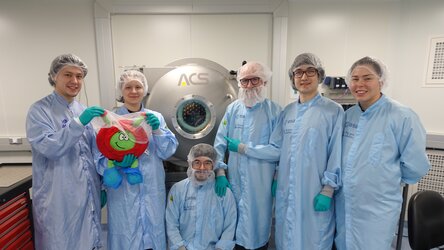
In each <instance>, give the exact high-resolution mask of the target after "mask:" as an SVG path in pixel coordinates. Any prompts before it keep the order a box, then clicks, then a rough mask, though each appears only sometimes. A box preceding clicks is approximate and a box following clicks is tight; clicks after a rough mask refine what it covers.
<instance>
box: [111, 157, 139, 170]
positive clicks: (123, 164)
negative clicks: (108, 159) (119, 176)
mask: <svg viewBox="0 0 444 250" xmlns="http://www.w3.org/2000/svg"><path fill="white" fill-rule="evenodd" d="M136 159H137V158H136V156H135V155H133V154H127V155H125V156H124V157H123V160H122V161H116V160H114V161H113V162H114V166H119V167H121V168H127V167H131V165H132V164H133V162H134V161H135V160H136Z"/></svg>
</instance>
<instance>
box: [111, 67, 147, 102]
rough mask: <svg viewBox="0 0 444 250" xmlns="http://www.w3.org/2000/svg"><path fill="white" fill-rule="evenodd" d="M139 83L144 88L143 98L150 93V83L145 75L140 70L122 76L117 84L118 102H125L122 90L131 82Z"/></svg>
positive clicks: (129, 71)
mask: <svg viewBox="0 0 444 250" xmlns="http://www.w3.org/2000/svg"><path fill="white" fill-rule="evenodd" d="M134 80H135V81H138V82H140V83H141V84H142V86H143V96H145V95H146V94H147V93H148V83H147V80H146V77H145V75H144V74H143V73H142V72H140V71H138V70H133V69H132V70H127V71H125V72H123V73H122V74H121V75H120V79H119V81H118V82H117V91H116V92H117V101H119V102H123V101H124V100H123V96H122V89H123V87H124V86H125V84H126V83H128V82H130V81H134Z"/></svg>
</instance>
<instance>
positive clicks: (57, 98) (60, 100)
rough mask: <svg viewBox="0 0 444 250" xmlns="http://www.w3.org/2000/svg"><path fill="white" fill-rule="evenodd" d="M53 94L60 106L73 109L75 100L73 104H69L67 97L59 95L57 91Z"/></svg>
mask: <svg viewBox="0 0 444 250" xmlns="http://www.w3.org/2000/svg"><path fill="white" fill-rule="evenodd" d="M52 94H53V95H54V97H55V99H56V100H57V102H59V103H60V104H62V105H63V106H65V107H71V106H72V105H73V103H74V101H75V100H73V101H72V102H71V103H69V102H68V101H67V100H66V99H65V97H63V96H61V95H60V94H59V93H57V92H56V91H55V90H54V91H53V92H52Z"/></svg>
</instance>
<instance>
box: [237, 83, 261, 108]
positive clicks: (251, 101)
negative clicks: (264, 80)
mask: <svg viewBox="0 0 444 250" xmlns="http://www.w3.org/2000/svg"><path fill="white" fill-rule="evenodd" d="M262 88H263V87H262V86H258V87H256V88H252V89H246V88H240V89H239V93H238V99H239V100H240V101H241V102H243V103H244V104H245V106H247V107H249V108H251V107H253V106H254V105H256V104H258V103H260V102H263V101H264V100H265V96H264V92H263V91H262Z"/></svg>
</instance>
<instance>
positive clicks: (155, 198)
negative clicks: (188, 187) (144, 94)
mask: <svg viewBox="0 0 444 250" xmlns="http://www.w3.org/2000/svg"><path fill="white" fill-rule="evenodd" d="M142 110H143V112H149V113H153V114H154V115H156V117H157V118H158V119H159V121H160V126H159V129H160V130H161V131H162V133H153V134H152V135H149V138H148V139H149V145H148V148H147V150H145V152H144V153H143V154H142V155H141V156H140V157H139V158H138V161H139V169H140V172H141V173H142V176H143V182H142V183H140V184H135V185H131V184H129V183H128V182H127V179H126V177H125V174H124V173H123V172H121V174H122V177H123V179H122V183H121V185H120V186H119V187H118V188H117V189H114V188H108V189H107V199H108V200H107V207H108V210H107V211H108V249H109V250H112V249H116V250H120V249H150V248H152V249H154V250H164V249H166V235H165V223H164V218H165V197H166V191H165V171H164V168H163V162H162V160H166V159H167V158H169V157H170V156H172V155H173V154H174V153H175V152H176V149H177V146H178V142H177V140H176V137H175V136H174V134H173V133H172V132H171V131H170V130H169V129H168V128H167V126H166V123H165V120H164V118H163V116H162V115H161V114H160V113H158V112H155V111H152V110H149V109H142ZM115 113H116V114H119V115H124V114H128V113H129V112H128V110H127V109H126V108H125V107H124V106H122V107H120V108H118V109H117V110H116V111H115ZM105 167H106V164H105V165H101V169H100V173H101V174H103V171H104V170H105ZM120 171H121V169H120Z"/></svg>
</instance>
